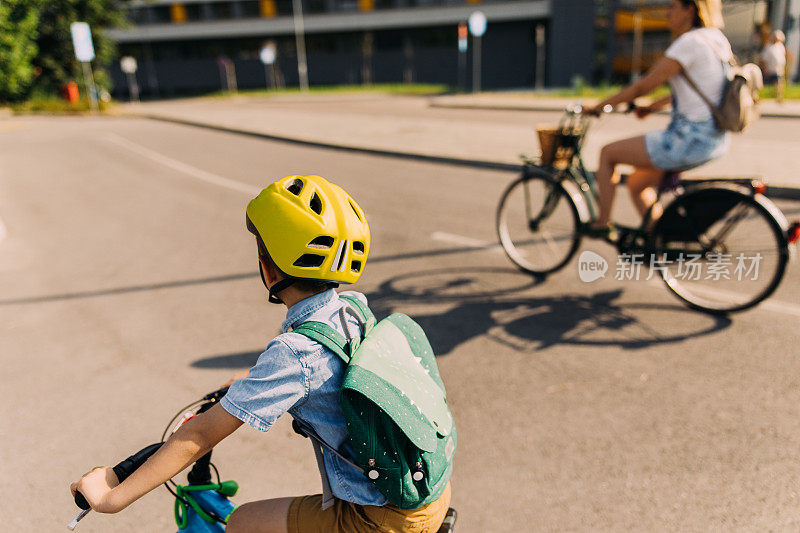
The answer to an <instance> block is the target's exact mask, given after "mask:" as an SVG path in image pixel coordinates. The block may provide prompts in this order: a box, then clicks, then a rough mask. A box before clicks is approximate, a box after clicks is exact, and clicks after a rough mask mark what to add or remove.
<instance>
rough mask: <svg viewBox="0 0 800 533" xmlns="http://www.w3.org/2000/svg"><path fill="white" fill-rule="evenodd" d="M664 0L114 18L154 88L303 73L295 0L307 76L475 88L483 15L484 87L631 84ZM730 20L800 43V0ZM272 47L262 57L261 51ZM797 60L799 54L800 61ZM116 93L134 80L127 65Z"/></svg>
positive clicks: (343, 4) (224, 3)
mask: <svg viewBox="0 0 800 533" xmlns="http://www.w3.org/2000/svg"><path fill="white" fill-rule="evenodd" d="M667 4H669V1H668V0H133V1H131V2H126V3H125V6H126V7H125V9H127V10H128V14H129V19H130V21H131V26H130V27H128V28H125V29H116V30H111V32H110V33H111V36H112V37H113V38H114V39H116V40H117V41H118V43H119V46H120V52H121V55H129V56H133V57H135V58H136V59H137V60H138V64H139V70H138V72H137V74H136V76H137V81H138V84H139V86H140V87H141V89H142V92H143V94H144V95H145V96H170V95H177V94H191V93H204V92H213V91H218V90H220V89H223V88H226V87H227V86H228V84H230V83H231V82H233V84H234V85H236V86H237V87H238V88H240V89H253V88H263V87H265V86H273V85H277V86H297V85H298V83H299V82H300V78H299V75H298V53H297V41H296V36H295V29H296V22H297V21H298V19H297V18H296V17H295V16H294V10H295V9H296V8H300V7H301V9H302V14H303V17H302V22H303V26H304V35H305V38H304V40H303V43H304V45H305V48H306V55H307V64H308V80H309V82H310V84H311V85H338V84H373V83H408V82H415V83H435V84H445V85H448V86H450V87H453V88H460V89H463V90H470V89H471V85H472V80H473V73H472V66H473V53H474V52H475V44H476V41H475V39H474V38H471V37H470V38H469V40H468V48H467V51H466V52H465V53H462V52H459V47H458V26H459V24H463V23H464V22H465V21H466V20H467V19H468V18H469V16H470V14H472V13H473V12H475V11H478V10H480V11H481V12H483V13H484V14H485V15H486V19H487V22H488V24H487V29H486V33H485V35H484V36H483V37H482V38H481V64H482V67H481V73H480V84H481V87H482V88H483V89H505V88H508V89H512V88H513V89H520V88H522V89H524V88H533V87H564V86H569V85H574V84H575V83H577V82H579V81H580V80H583V81H586V82H589V83H599V82H609V83H611V82H613V83H624V82H627V81H629V80H630V79H631V78H632V77H635V76H636V75H637V74H638V73H641V72H644V71H646V69H647V68H648V67H649V66H650V65H652V63H653V62H654V61H655V60H656V59H657V58H658V57H660V56H661V54H663V52H664V50H665V49H666V47H667V46H668V45H669V42H670V35H669V31H668V29H667V26H666V20H665V18H664V13H665V8H666V5H667ZM723 6H724V11H725V12H724V15H725V20H726V28H725V33H726V35H728V37H729V39H730V40H731V42H732V44H733V47H734V50H735V51H736V53H737V55H738V56H739V57H740V58H742V59H747V60H753V59H755V58H756V57H757V55H758V51H759V50H760V47H761V39H762V38H763V33H764V31H765V28H768V27H769V28H782V29H784V31H785V32H786V33H787V36H788V40H787V48H788V49H789V50H790V51H792V52H793V53H794V55H795V57H796V56H797V55H800V50H797V48H798V46H800V35H798V17H799V16H800V0H726V1H725V2H724V3H723ZM266 43H270V45H271V46H272V47H273V48H274V50H275V51H276V54H275V56H276V58H275V63H274V67H271V68H270V69H266V68H265V66H264V65H263V64H262V63H261V62H260V60H259V51H260V50H261V49H262V47H264V46H265V44H266ZM795 70H796V67H795ZM112 76H113V78H114V81H115V83H114V86H115V87H116V89H115V91H116V93H117V95H118V96H123V97H124V96H125V95H126V92H127V83H126V79H125V77H124V75H123V73H122V72H121V70H120V69H119V66H118V65H117V66H116V67H115V68H114V69H112Z"/></svg>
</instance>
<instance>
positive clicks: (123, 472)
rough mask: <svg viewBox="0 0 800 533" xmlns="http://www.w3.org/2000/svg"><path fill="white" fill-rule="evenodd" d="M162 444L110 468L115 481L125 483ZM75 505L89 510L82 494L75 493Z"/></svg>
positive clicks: (152, 445)
mask: <svg viewBox="0 0 800 533" xmlns="http://www.w3.org/2000/svg"><path fill="white" fill-rule="evenodd" d="M162 444H164V443H163V442H157V443H155V444H151V445H150V446H146V447H145V448H142V449H141V450H139V451H138V452H136V453H135V454H133V455H131V456H130V457H128V458H127V459H125V460H124V461H120V462H119V463H117V465H116V466H115V467H114V468H112V470H114V474H116V476H117V479H118V480H119V482H120V483H122V482H123V481H125V480H126V479H127V478H128V477H129V476H130V475H131V474H133V473H134V472H135V471H136V469H137V468H139V467H140V466H142V465H143V464H144V463H145V461H147V460H148V459H149V458H150V456H151V455H153V454H154V453H156V451H158V449H159V448H161V445H162ZM75 505H77V506H78V507H80V508H81V509H84V510H86V509H90V506H89V502H87V501H86V498H84V497H83V494H81V493H80V492H76V493H75Z"/></svg>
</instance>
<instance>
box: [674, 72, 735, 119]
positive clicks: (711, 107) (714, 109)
mask: <svg viewBox="0 0 800 533" xmlns="http://www.w3.org/2000/svg"><path fill="white" fill-rule="evenodd" d="M681 76H683V79H685V80H686V82H687V83H688V84H689V86H690V87H691V88H692V89H694V92H696V93H697V94H698V95H700V98H702V99H703V101H704V102H705V103H706V105H707V106H708V109H709V110H710V111H711V115H712V116H713V117H714V120H716V121H717V124H722V123H723V119H722V114H721V113H720V112H719V108H717V106H715V105H714V104H713V103H712V102H711V100H709V99H708V97H707V96H706V95H705V94H703V91H701V90H700V87H698V86H697V85H696V84H695V82H694V81H692V78H690V77H689V75H688V74H687V73H686V71H685V70H681ZM723 94H724V91H723Z"/></svg>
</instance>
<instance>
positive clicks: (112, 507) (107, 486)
mask: <svg viewBox="0 0 800 533" xmlns="http://www.w3.org/2000/svg"><path fill="white" fill-rule="evenodd" d="M117 485H119V480H118V479H117V475H116V474H115V473H114V469H112V468H111V467H110V466H98V467H97V468H95V469H94V470H92V471H91V472H89V473H87V474H84V475H83V477H82V478H81V479H79V480H78V481H76V482H74V483H72V484H70V486H69V490H70V491H71V492H72V495H73V496H75V493H76V492H78V491H80V493H81V494H83V496H84V498H86V501H87V502H89V505H91V506H92V509H94V510H95V511H97V512H99V513H118V512H119V511H121V510H122V509H124V508H125V506H120V505H118V504H116V503H114V502H113V500H112V498H110V497H109V496H110V494H111V491H112V489H113V488H114V487H116V486H117Z"/></svg>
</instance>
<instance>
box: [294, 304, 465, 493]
mask: <svg viewBox="0 0 800 533" xmlns="http://www.w3.org/2000/svg"><path fill="white" fill-rule="evenodd" d="M340 298H341V299H342V300H345V301H346V302H347V304H348V305H347V306H345V307H343V308H342V309H341V310H340V318H341V319H342V321H344V320H345V312H350V313H351V314H352V315H353V316H355V317H356V318H357V319H358V321H359V322H360V323H361V324H362V325H363V327H362V331H363V337H361V338H353V339H349V340H348V339H346V338H345V337H344V336H342V334H340V333H339V332H338V331H336V330H335V329H333V328H332V327H331V326H329V325H327V324H323V323H321V322H305V323H303V324H301V325H300V326H298V327H296V328H295V329H294V332H295V333H299V334H301V335H305V336H306V337H309V338H311V339H313V340H315V341H317V342H319V343H320V344H322V345H323V346H325V347H327V348H328V349H329V350H331V351H332V352H333V353H335V354H336V355H338V356H339V357H340V358H341V359H342V360H343V361H344V362H345V363H346V364H347V369H346V371H345V377H344V381H343V383H342V389H341V391H340V395H339V399H340V402H341V407H342V412H343V413H344V419H345V422H346V423H347V430H348V433H349V440H350V446H351V448H352V450H353V453H354V455H355V463H356V464H355V465H354V466H355V467H356V468H358V469H359V470H361V471H362V472H363V473H364V474H365V475H366V476H367V477H368V478H369V479H370V480H371V481H372V482H373V483H374V484H375V486H376V487H377V488H378V490H379V491H380V492H381V493H382V494H383V495H384V496H386V498H387V499H388V500H389V501H390V502H391V503H392V504H394V505H396V506H397V507H398V508H400V509H416V508H418V507H422V506H423V505H425V504H428V503H430V502H432V501H435V500H437V499H438V498H439V496H441V494H442V492H443V491H444V489H445V486H446V485H447V482H448V481H449V480H450V474H451V473H452V471H453V454H454V452H455V448H456V427H455V422H454V421H453V417H452V415H451V414H450V409H449V408H448V406H447V398H446V393H445V389H444V383H442V379H441V377H440V376H439V369H438V367H437V366H436V359H435V357H434V355H433V350H432V349H431V345H430V343H429V342H428V339H427V338H426V337H425V333H424V332H423V331H422V328H421V327H420V326H419V325H418V324H417V323H416V322H414V321H413V320H411V318H409V317H408V316H406V315H404V314H401V313H395V314H393V315H391V316H389V317H388V318H386V319H384V320H381V321H380V322H378V323H377V324H376V321H375V317H374V315H373V314H372V311H370V310H369V308H368V307H367V306H366V305H365V304H364V303H363V302H361V301H360V300H358V299H357V298H354V297H350V296H340ZM345 331H347V329H346V328H345ZM295 429H296V430H298V432H299V433H301V434H302V435H305V436H308V437H311V438H313V439H314V440H316V441H317V442H319V443H320V444H321V445H323V446H325V447H326V448H327V449H329V450H330V451H332V452H333V453H335V454H336V455H338V456H339V457H341V458H342V459H344V460H345V461H347V462H348V463H350V464H353V463H352V462H351V461H349V460H347V459H346V458H345V457H343V456H342V454H341V453H339V452H338V450H335V449H334V448H332V447H331V446H329V445H327V444H326V443H325V442H323V441H322V440H321V439H320V438H319V437H318V436H317V435H316V434H315V433H314V432H313V430H310V429H309V428H306V427H303V426H298V425H296V426H295Z"/></svg>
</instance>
